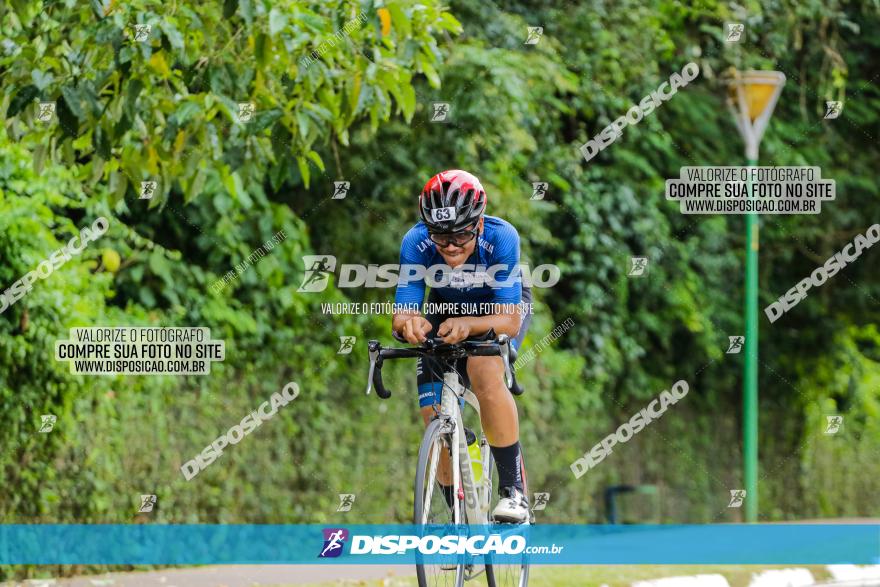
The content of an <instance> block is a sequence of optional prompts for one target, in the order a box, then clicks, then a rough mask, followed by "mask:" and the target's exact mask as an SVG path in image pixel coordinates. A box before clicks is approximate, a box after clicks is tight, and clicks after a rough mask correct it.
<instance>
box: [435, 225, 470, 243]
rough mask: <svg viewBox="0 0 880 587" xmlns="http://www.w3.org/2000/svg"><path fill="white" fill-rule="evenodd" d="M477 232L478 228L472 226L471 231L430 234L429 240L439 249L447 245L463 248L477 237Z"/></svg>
mask: <svg viewBox="0 0 880 587" xmlns="http://www.w3.org/2000/svg"><path fill="white" fill-rule="evenodd" d="M479 230H480V228H479V226H478V225H474V227H473V229H471V230H464V231H462V232H453V233H445V234H440V233H431V240H432V241H434V244H436V245H438V246H440V247H448V246H449V245H455V246H456V247H463V246H465V245H466V244H468V243H469V242H471V241H472V240H474V239H475V238H476V237H477V233H478V232H479Z"/></svg>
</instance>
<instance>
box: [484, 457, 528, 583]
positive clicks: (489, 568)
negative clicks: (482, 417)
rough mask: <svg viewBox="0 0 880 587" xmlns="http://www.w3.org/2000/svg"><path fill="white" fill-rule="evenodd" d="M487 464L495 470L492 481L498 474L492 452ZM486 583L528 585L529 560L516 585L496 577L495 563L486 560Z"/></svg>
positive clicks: (493, 485)
mask: <svg viewBox="0 0 880 587" xmlns="http://www.w3.org/2000/svg"><path fill="white" fill-rule="evenodd" d="M487 465H488V467H489V471H492V472H493V473H492V475H490V476H489V481H490V483H491V482H492V478H493V476H497V474H498V473H497V471H495V468H494V467H495V458H494V457H493V456H492V453H491V452H490V453H489V461H488V463H487ZM495 486H496V484H495V483H492V485H491V486H490V487H493V488H494V487H495ZM525 489H526V491H528V488H525ZM489 497H490V499H491V497H492V496H491V492H490V496H489ZM523 556H524V557H525V555H523ZM499 566H500V565H499ZM505 566H510V565H505ZM486 584H487V585H488V586H489V587H526V586H527V585H528V584H529V563H528V561H525V562H523V564H522V569H521V571H520V577H519V582H518V583H517V584H516V585H515V586H513V585H508V584H507V583H505V582H502V581H499V580H498V578H496V577H495V565H493V564H492V563H490V562H488V561H487V562H486Z"/></svg>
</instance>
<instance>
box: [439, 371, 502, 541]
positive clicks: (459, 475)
mask: <svg viewBox="0 0 880 587" xmlns="http://www.w3.org/2000/svg"><path fill="white" fill-rule="evenodd" d="M440 398H441V399H440V416H439V417H440V418H441V419H442V420H443V421H444V426H443V428H442V430H443V431H444V432H447V433H448V434H450V435H451V437H452V447H453V450H452V476H453V483H452V486H453V487H455V488H459V487H460V488H461V491H462V492H463V494H464V495H463V497H464V505H465V510H466V511H467V520H468V522H469V523H470V524H488V522H489V500H490V497H491V496H490V495H489V494H490V492H491V487H490V481H491V474H492V472H491V470H490V468H489V462H488V461H489V458H488V457H489V446H488V443H486V442H485V437H484V436H483V434H482V433H481V434H480V438H479V439H478V440H479V442H480V458H481V459H482V465H483V467H482V468H483V474H482V477H481V478H480V479H479V480H477V479H474V474H473V469H472V468H471V456H470V453H469V452H468V445H467V439H466V438H465V435H464V432H463V431H464V421H463V419H462V414H461V409H460V408H459V402H458V399H459V398H464V401H465V402H466V403H468V404H470V405H471V407H473V408H474V410H476V412H477V416H479V415H480V402H479V401H478V400H477V396H475V395H474V393H473V392H472V391H471V390H469V389H467V388H465V387H464V386H463V385H462V384H461V381H460V380H459V378H458V375H457V374H456V373H455V372H454V371H447V372H446V373H444V374H443V390H442V391H441V395H440ZM432 481H433V480H432ZM460 516H461V513H460V510H459V509H458V508H455V519H454V523H455V524H463V523H464V520H461V519H460Z"/></svg>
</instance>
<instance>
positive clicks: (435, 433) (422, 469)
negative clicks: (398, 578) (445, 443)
mask: <svg viewBox="0 0 880 587" xmlns="http://www.w3.org/2000/svg"><path fill="white" fill-rule="evenodd" d="M442 426H443V422H441V421H440V420H439V419H435V420H432V421H431V422H430V423H429V424H428V427H427V428H426V429H425V435H424V436H423V437H422V444H421V446H419V460H418V464H417V466H416V481H415V493H414V495H415V499H414V504H413V523H414V524H415V525H417V526H421V525H423V523H422V520H423V519H424V513H425V503H424V501H425V489H426V487H425V474H426V473H427V472H428V464H429V463H428V459H429V457H430V456H431V450H432V447H433V446H434V444H435V442H437V441H439V440H441V437H442V436H443V435H444V434H443V433H442V432H441V431H440V428H441V427H442ZM441 442H442V441H441ZM446 450H447V452H449V448H447V449H446ZM451 456H452V455H451V454H450V458H451ZM453 504H454V507H457V508H461V507H462V506H461V501H460V500H458V499H454V500H453ZM428 507H430V504H428ZM460 513H461V518H460V519H462V520H463V519H464V512H463V511H461V512H460ZM453 519H454V518H453ZM418 560H419V555H418V553H417V554H416V576H417V577H418V580H419V587H432V584H431V583H429V582H428V578H427V577H428V575H427V570H426V569H425V567H427V566H431V565H424V564H418ZM464 576H465V565H464V563H461V564H457V565H456V570H455V580H454V582H453V585H455V587H462V585H464Z"/></svg>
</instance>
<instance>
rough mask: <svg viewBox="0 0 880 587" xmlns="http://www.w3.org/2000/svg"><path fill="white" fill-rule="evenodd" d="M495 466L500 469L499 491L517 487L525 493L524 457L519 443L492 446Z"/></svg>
mask: <svg viewBox="0 0 880 587" xmlns="http://www.w3.org/2000/svg"><path fill="white" fill-rule="evenodd" d="M489 448H491V449H492V457H493V458H494V459H495V466H497V467H498V489H499V490H500V489H501V488H502V487H516V488H517V489H519V490H520V492H522V491H523V479H522V455H521V449H520V446H519V441H517V442H514V443H513V444H511V445H510V446H490V447H489Z"/></svg>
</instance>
